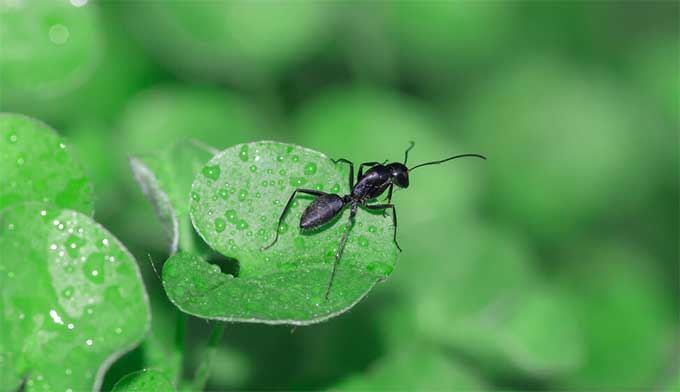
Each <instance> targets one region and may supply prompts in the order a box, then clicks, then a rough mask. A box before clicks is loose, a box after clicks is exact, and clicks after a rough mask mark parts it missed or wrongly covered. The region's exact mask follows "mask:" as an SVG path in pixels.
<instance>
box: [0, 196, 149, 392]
mask: <svg viewBox="0 0 680 392" xmlns="http://www.w3.org/2000/svg"><path fill="white" fill-rule="evenodd" d="M0 254H2V255H3V257H2V259H0V278H1V284H2V304H3V308H2V325H1V329H2V331H3V333H2V335H0V338H1V340H0V362H2V363H3V365H2V367H3V372H2V373H3V378H2V383H3V384H2V389H5V388H6V387H9V388H11V387H13V386H16V385H17V384H18V382H19V380H21V378H24V377H25V378H26V387H27V389H28V390H43V389H52V390H67V389H71V390H91V389H93V388H97V387H98V386H99V385H101V382H102V378H103V375H104V373H105V371H106V370H107V369H108V367H109V366H110V364H111V363H112V362H113V361H114V360H115V359H116V358H118V357H119V356H120V355H122V354H123V353H125V352H126V351H129V350H130V349H131V348H133V347H134V346H136V345H137V344H138V342H139V341H140V340H141V339H142V337H143V335H144V334H145V333H146V331H147V329H148V326H149V322H150V318H149V305H148V299H147V296H146V292H145V290H144V286H143V284H142V280H141V276H140V273H139V269H138V267H137V264H136V262H135V260H134V258H133V257H132V256H131V255H130V254H129V253H128V251H127V250H126V249H125V247H124V246H123V245H122V244H121V243H120V242H119V241H118V240H117V239H116V238H115V237H113V236H112V235H111V234H110V233H109V232H107V231H106V230H105V229H103V228H102V227H101V226H99V225H98V224H96V223H95V222H93V221H92V219H91V218H89V217H87V216H85V215H83V214H81V213H79V212H75V211H70V210H61V209H57V208H52V207H47V206H45V205H43V204H36V203H30V204H21V205H17V206H15V207H12V208H8V209H6V210H5V212H4V214H3V215H2V217H1V218H0Z"/></svg>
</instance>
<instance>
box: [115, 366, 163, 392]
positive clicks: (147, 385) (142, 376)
mask: <svg viewBox="0 0 680 392" xmlns="http://www.w3.org/2000/svg"><path fill="white" fill-rule="evenodd" d="M174 390H175V387H174V386H173V385H172V384H171V383H170V381H168V379H167V378H165V376H164V375H163V373H162V372H160V371H158V370H154V369H144V370H140V371H138V372H135V373H132V374H128V375H127V376H125V377H123V378H122V379H121V380H120V381H118V382H117V383H116V385H115V386H114V387H113V392H128V391H129V392H145V391H168V392H170V391H174Z"/></svg>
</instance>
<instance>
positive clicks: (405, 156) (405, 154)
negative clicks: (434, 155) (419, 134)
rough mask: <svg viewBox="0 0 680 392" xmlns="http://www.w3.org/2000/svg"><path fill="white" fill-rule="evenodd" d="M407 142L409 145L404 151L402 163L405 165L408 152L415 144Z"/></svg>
mask: <svg viewBox="0 0 680 392" xmlns="http://www.w3.org/2000/svg"><path fill="white" fill-rule="evenodd" d="M409 143H410V144H411V145H410V146H408V148H407V149H406V152H405V153H404V165H406V161H408V152H409V151H411V149H412V148H413V146H415V145H416V144H415V143H414V142H409Z"/></svg>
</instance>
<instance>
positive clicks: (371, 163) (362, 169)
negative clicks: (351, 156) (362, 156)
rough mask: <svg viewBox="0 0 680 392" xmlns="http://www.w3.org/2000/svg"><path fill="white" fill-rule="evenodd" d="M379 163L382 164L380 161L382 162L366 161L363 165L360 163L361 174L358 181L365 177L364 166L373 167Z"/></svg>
mask: <svg viewBox="0 0 680 392" xmlns="http://www.w3.org/2000/svg"><path fill="white" fill-rule="evenodd" d="M377 165H382V163H380V162H364V163H362V164H361V165H359V176H358V177H357V181H359V180H361V179H362V178H364V166H366V167H373V166H377Z"/></svg>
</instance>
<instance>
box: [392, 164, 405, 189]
mask: <svg viewBox="0 0 680 392" xmlns="http://www.w3.org/2000/svg"><path fill="white" fill-rule="evenodd" d="M387 168H388V169H389V170H390V176H391V177H392V182H393V183H395V184H397V186H398V187H400V188H408V168H407V167H406V165H404V164H403V163H399V162H394V163H390V164H389V165H387Z"/></svg>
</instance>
